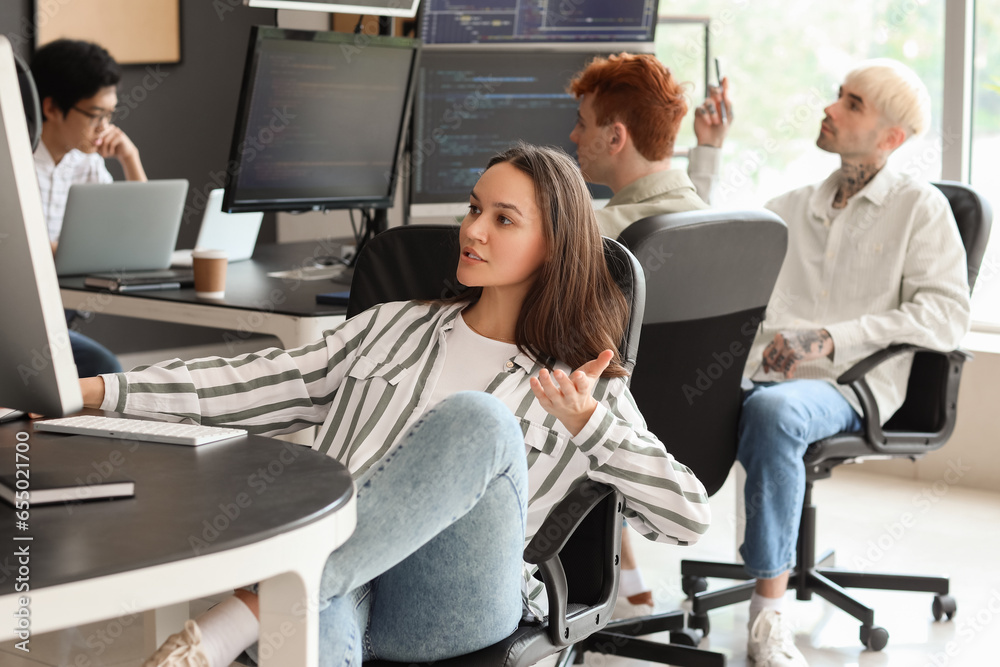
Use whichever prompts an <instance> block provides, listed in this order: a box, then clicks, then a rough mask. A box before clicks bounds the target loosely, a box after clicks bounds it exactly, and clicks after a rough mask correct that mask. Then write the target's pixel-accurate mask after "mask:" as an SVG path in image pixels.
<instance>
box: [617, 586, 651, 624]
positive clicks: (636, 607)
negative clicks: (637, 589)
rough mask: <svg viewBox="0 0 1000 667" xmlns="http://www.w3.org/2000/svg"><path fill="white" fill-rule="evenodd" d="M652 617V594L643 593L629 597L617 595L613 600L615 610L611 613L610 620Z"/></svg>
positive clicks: (648, 592)
mask: <svg viewBox="0 0 1000 667" xmlns="http://www.w3.org/2000/svg"><path fill="white" fill-rule="evenodd" d="M652 615H653V594H652V593H651V592H650V591H643V592H642V593H637V594H636V595H633V596H631V597H625V596H624V595H622V594H620V593H619V594H618V599H617V600H615V610H614V611H613V612H612V613H611V618H612V620H614V619H618V618H637V617H639V616H652Z"/></svg>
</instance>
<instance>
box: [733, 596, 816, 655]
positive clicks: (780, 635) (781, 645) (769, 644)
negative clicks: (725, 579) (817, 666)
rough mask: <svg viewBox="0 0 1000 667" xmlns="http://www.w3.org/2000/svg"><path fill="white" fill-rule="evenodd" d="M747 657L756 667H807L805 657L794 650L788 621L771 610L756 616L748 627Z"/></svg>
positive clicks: (793, 641) (793, 639) (793, 640)
mask: <svg viewBox="0 0 1000 667" xmlns="http://www.w3.org/2000/svg"><path fill="white" fill-rule="evenodd" d="M747 656H748V657H749V658H750V659H751V660H753V661H754V664H755V665H756V667H809V663H808V662H806V658H805V656H804V655H802V653H801V652H800V651H799V649H797V648H795V638H794V636H793V633H792V628H791V627H790V626H789V624H788V620H787V619H785V618H784V617H782V615H781V614H780V613H779V612H776V611H774V610H772V609H767V610H765V611H762V612H760V613H759V614H757V618H756V619H754V622H753V624H752V625H751V626H750V637H749V638H748V640H747Z"/></svg>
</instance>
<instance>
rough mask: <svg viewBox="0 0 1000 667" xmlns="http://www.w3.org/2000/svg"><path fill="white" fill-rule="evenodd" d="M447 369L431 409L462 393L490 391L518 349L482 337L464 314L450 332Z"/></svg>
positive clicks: (443, 370)
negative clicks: (491, 385) (453, 395)
mask: <svg viewBox="0 0 1000 667" xmlns="http://www.w3.org/2000/svg"><path fill="white" fill-rule="evenodd" d="M445 349H446V353H445V356H444V366H443V367H442V368H441V376H440V377H439V378H438V380H437V383H436V384H435V385H434V390H433V392H431V399H430V400H429V401H427V409H428V410H429V409H430V408H432V407H434V406H435V405H437V404H438V403H440V402H441V401H443V400H444V399H446V398H448V397H449V396H451V395H452V394H455V393H457V392H460V391H468V390H471V391H486V389H487V387H489V386H490V383H491V382H493V380H494V379H495V378H496V376H497V375H498V374H500V373H504V372H506V371H507V370H508V369H509V366H508V365H507V364H508V363H510V359H511V357H514V356H516V355H517V354H518V351H517V345H514V344H513V343H504V342H502V341H498V340H493V339H492V338H487V337H486V336H481V335H479V334H478V333H476V332H475V331H473V330H472V328H471V327H470V326H469V325H468V324H467V323H466V321H465V317H464V316H462V314H461V313H460V314H459V315H458V317H456V318H455V326H454V327H452V329H451V331H449V332H448V347H447V348H445Z"/></svg>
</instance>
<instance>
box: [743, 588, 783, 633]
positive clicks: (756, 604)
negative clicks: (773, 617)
mask: <svg viewBox="0 0 1000 667" xmlns="http://www.w3.org/2000/svg"><path fill="white" fill-rule="evenodd" d="M784 604H785V596H784V595H782V596H781V597H780V598H766V597H764V596H763V595H760V594H758V593H757V592H756V591H754V594H753V595H752V596H751V597H750V625H753V622H754V621H756V620H757V616H758V614H760V612H762V611H767V610H769V609H770V610H772V611H778V612H780V611H781V608H782V606H784Z"/></svg>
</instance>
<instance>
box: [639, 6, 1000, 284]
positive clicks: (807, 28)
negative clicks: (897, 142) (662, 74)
mask: <svg viewBox="0 0 1000 667" xmlns="http://www.w3.org/2000/svg"><path fill="white" fill-rule="evenodd" d="M989 2H990V3H991V4H993V5H1000V0H989ZM944 6H945V3H944V1H943V0H895V1H889V0H875V1H874V2H871V1H870V0H845V1H844V2H838V3H829V2H818V1H814V0H810V1H809V2H796V3H791V2H787V0H755V1H754V2H752V3H751V2H749V1H748V0H672V1H671V2H670V3H669V5H667V4H665V3H661V9H660V11H661V18H667V17H665V16H663V14H664V13H665V10H667V9H669V12H670V14H671V15H674V14H676V15H688V16H705V15H707V18H708V20H709V24H708V25H709V32H710V34H711V49H712V52H713V53H712V55H713V56H718V57H719V59H720V61H721V63H722V70H723V72H722V73H723V75H724V76H728V77H729V80H730V84H731V92H732V97H733V104H734V116H735V118H736V120H735V123H734V125H733V127H732V129H731V131H730V133H729V138H728V140H727V142H726V146H725V148H724V155H725V160H724V164H723V174H722V180H721V183H720V191H719V196H718V198H717V200H716V201H715V202H714V204H715V205H718V206H721V207H726V208H735V207H755V206H760V205H761V204H763V203H764V202H765V201H766V200H768V199H770V198H771V197H774V196H776V195H778V194H781V193H783V192H787V191H788V190H791V189H793V188H796V187H799V186H802V185H806V184H808V183H813V182H816V181H819V180H822V179H823V178H825V177H826V176H828V175H829V174H830V172H831V171H833V170H834V169H835V168H836V167H837V166H838V165H839V161H838V160H837V158H836V156H833V155H830V154H827V153H824V152H823V151H821V150H819V149H818V148H816V144H815V142H816V137H817V135H818V133H819V124H820V121H821V120H822V117H823V109H824V108H825V107H826V105H828V104H829V103H830V102H831V101H832V100H833V99H834V96H835V94H836V90H837V86H838V85H839V84H840V82H841V80H842V77H843V75H844V74H845V73H846V71H847V70H848V69H849V68H850V66H851V65H853V64H854V63H856V62H857V61H859V60H863V59H866V58H875V57H891V58H896V59H898V60H900V61H902V62H905V63H906V64H908V65H909V66H910V67H912V68H913V69H914V70H915V71H916V72H917V74H919V75H920V76H921V77H922V78H923V80H924V82H925V83H926V84H927V87H928V88H929V90H930V93H931V99H932V100H933V101H934V106H933V109H932V115H933V118H932V125H931V128H930V130H929V131H928V132H927V134H926V135H925V136H924V137H921V138H919V139H917V140H916V141H914V140H911V141H909V142H907V144H906V145H904V146H903V147H901V148H900V149H899V150H898V151H897V153H896V155H894V156H893V158H892V160H893V162H894V163H895V165H896V167H897V168H900V169H904V170H907V171H910V172H912V173H914V174H919V175H920V176H921V177H923V178H927V179H937V178H940V176H941V150H942V148H941V147H942V145H946V143H945V144H943V142H942V136H941V102H940V100H941V96H942V88H943V69H944ZM994 14H995V13H994ZM656 41H657V55H658V57H659V58H660V59H661V60H662V61H663V62H664V63H665V64H666V65H667V66H668V67H670V68H671V69H672V70H674V71H675V73H676V74H677V75H678V76H679V77H680V79H681V80H682V81H689V82H691V83H692V86H691V90H692V100H691V113H693V110H694V107H695V106H696V105H697V103H698V102H700V101H701V100H702V99H703V96H704V86H703V82H704V78H705V74H704V60H703V55H702V54H703V46H702V44H703V42H704V30H703V28H702V26H700V25H676V24H672V23H661V24H660V25H659V26H658V27H657V35H656ZM995 41H996V40H995ZM994 50H996V51H998V52H1000V44H997V43H995V44H994ZM998 59H1000V58H998ZM710 78H711V81H712V82H713V83H714V80H715V75H714V72H713V73H712V75H711V77H710ZM995 101H996V102H997V107H996V108H997V110H998V112H1000V97H997V98H996V100H995ZM997 118H998V123H1000V115H998V117H997ZM691 125H692V120H691V116H690V115H689V117H688V118H687V119H685V121H684V127H683V132H682V134H681V136H680V137H679V138H678V143H677V145H678V148H685V147H687V146H690V145H693V144H694V133H693V131H692V130H691ZM944 139H945V142H947V140H948V138H947V137H945V138H944ZM996 164H997V165H998V166H1000V160H998V161H997V162H996ZM998 282H1000V281H998Z"/></svg>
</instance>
